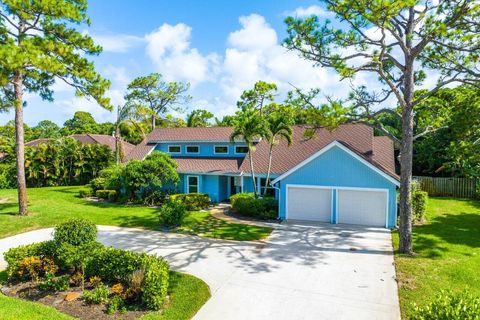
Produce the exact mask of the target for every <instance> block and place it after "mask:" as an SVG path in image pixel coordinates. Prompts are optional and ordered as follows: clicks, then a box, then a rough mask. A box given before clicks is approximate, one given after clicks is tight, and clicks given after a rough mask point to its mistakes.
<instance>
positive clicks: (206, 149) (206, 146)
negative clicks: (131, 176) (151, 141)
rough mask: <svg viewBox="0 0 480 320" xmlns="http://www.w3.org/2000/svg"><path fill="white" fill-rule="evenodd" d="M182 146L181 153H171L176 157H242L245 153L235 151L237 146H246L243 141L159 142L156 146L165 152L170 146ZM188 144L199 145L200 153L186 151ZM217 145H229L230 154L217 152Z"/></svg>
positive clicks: (156, 148)
mask: <svg viewBox="0 0 480 320" xmlns="http://www.w3.org/2000/svg"><path fill="white" fill-rule="evenodd" d="M169 145H171V146H180V150H181V152H180V153H171V154H170V155H171V156H173V157H175V156H177V157H185V156H192V157H237V158H241V157H244V156H245V154H244V153H240V154H236V153H235V146H245V144H242V143H231V142H230V143H221V142H218V143H214V142H199V143H196V142H192V143H185V142H182V143H175V142H170V143H163V142H162V143H159V144H157V146H156V147H155V150H158V151H162V152H165V153H169V152H168V146H169ZM186 146H199V148H200V153H186ZM215 146H228V154H215Z"/></svg>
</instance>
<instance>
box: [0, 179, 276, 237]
mask: <svg viewBox="0 0 480 320" xmlns="http://www.w3.org/2000/svg"><path fill="white" fill-rule="evenodd" d="M81 188H82V187H52V188H31V189H28V197H29V198H28V202H29V215H28V216H26V217H21V216H18V215H16V214H15V213H16V210H17V200H16V199H17V198H16V197H17V194H16V192H17V191H16V190H0V238H4V237H8V236H11V235H14V234H18V233H21V232H25V231H29V230H34V229H39V228H46V227H53V226H55V225H57V224H59V223H61V222H63V221H65V220H67V219H69V218H73V217H75V218H85V219H89V220H91V221H93V222H94V223H95V224H98V225H112V226H120V227H139V228H146V229H151V230H160V223H159V220H158V209H155V208H148V207H144V206H137V205H122V204H114V203H108V202H93V201H88V200H85V199H81V198H79V197H78V191H79V190H80V189H81ZM183 227H184V228H182V229H181V230H179V231H181V232H183V233H188V234H199V235H202V236H205V237H213V238H220V239H228V240H239V241H242V240H257V239H261V238H264V237H266V236H268V235H269V234H270V232H271V231H272V229H271V228H266V227H257V226H251V225H245V224H234V223H229V222H226V221H223V220H219V219H217V218H214V217H212V216H211V215H210V213H209V212H191V213H190V214H189V216H188V217H187V219H186V220H185V224H184V226H183Z"/></svg>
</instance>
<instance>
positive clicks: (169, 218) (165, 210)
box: [159, 201, 187, 227]
mask: <svg viewBox="0 0 480 320" xmlns="http://www.w3.org/2000/svg"><path fill="white" fill-rule="evenodd" d="M159 214H160V223H161V224H162V225H165V226H169V227H177V226H180V225H181V224H182V222H183V220H184V219H185V216H186V215H187V209H186V206H185V205H184V204H183V203H181V202H180V201H168V202H167V203H165V204H164V205H163V206H162V207H160V210H159Z"/></svg>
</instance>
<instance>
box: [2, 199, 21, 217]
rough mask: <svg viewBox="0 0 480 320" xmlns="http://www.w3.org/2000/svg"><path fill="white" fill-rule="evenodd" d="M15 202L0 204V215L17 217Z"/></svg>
mask: <svg viewBox="0 0 480 320" xmlns="http://www.w3.org/2000/svg"><path fill="white" fill-rule="evenodd" d="M17 206H18V205H17V203H16V202H15V201H13V202H6V203H0V215H9V216H15V215H18V211H17V210H18V207H17Z"/></svg>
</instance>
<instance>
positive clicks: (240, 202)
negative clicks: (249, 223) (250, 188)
mask: <svg viewBox="0 0 480 320" xmlns="http://www.w3.org/2000/svg"><path fill="white" fill-rule="evenodd" d="M230 202H231V204H232V208H233V209H234V210H235V211H236V212H238V213H239V214H242V215H246V216H251V217H255V218H261V219H276V218H277V217H278V202H277V200H275V199H274V198H272V197H264V198H256V197H255V194H254V193H237V194H235V195H233V196H231V197H230Z"/></svg>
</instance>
